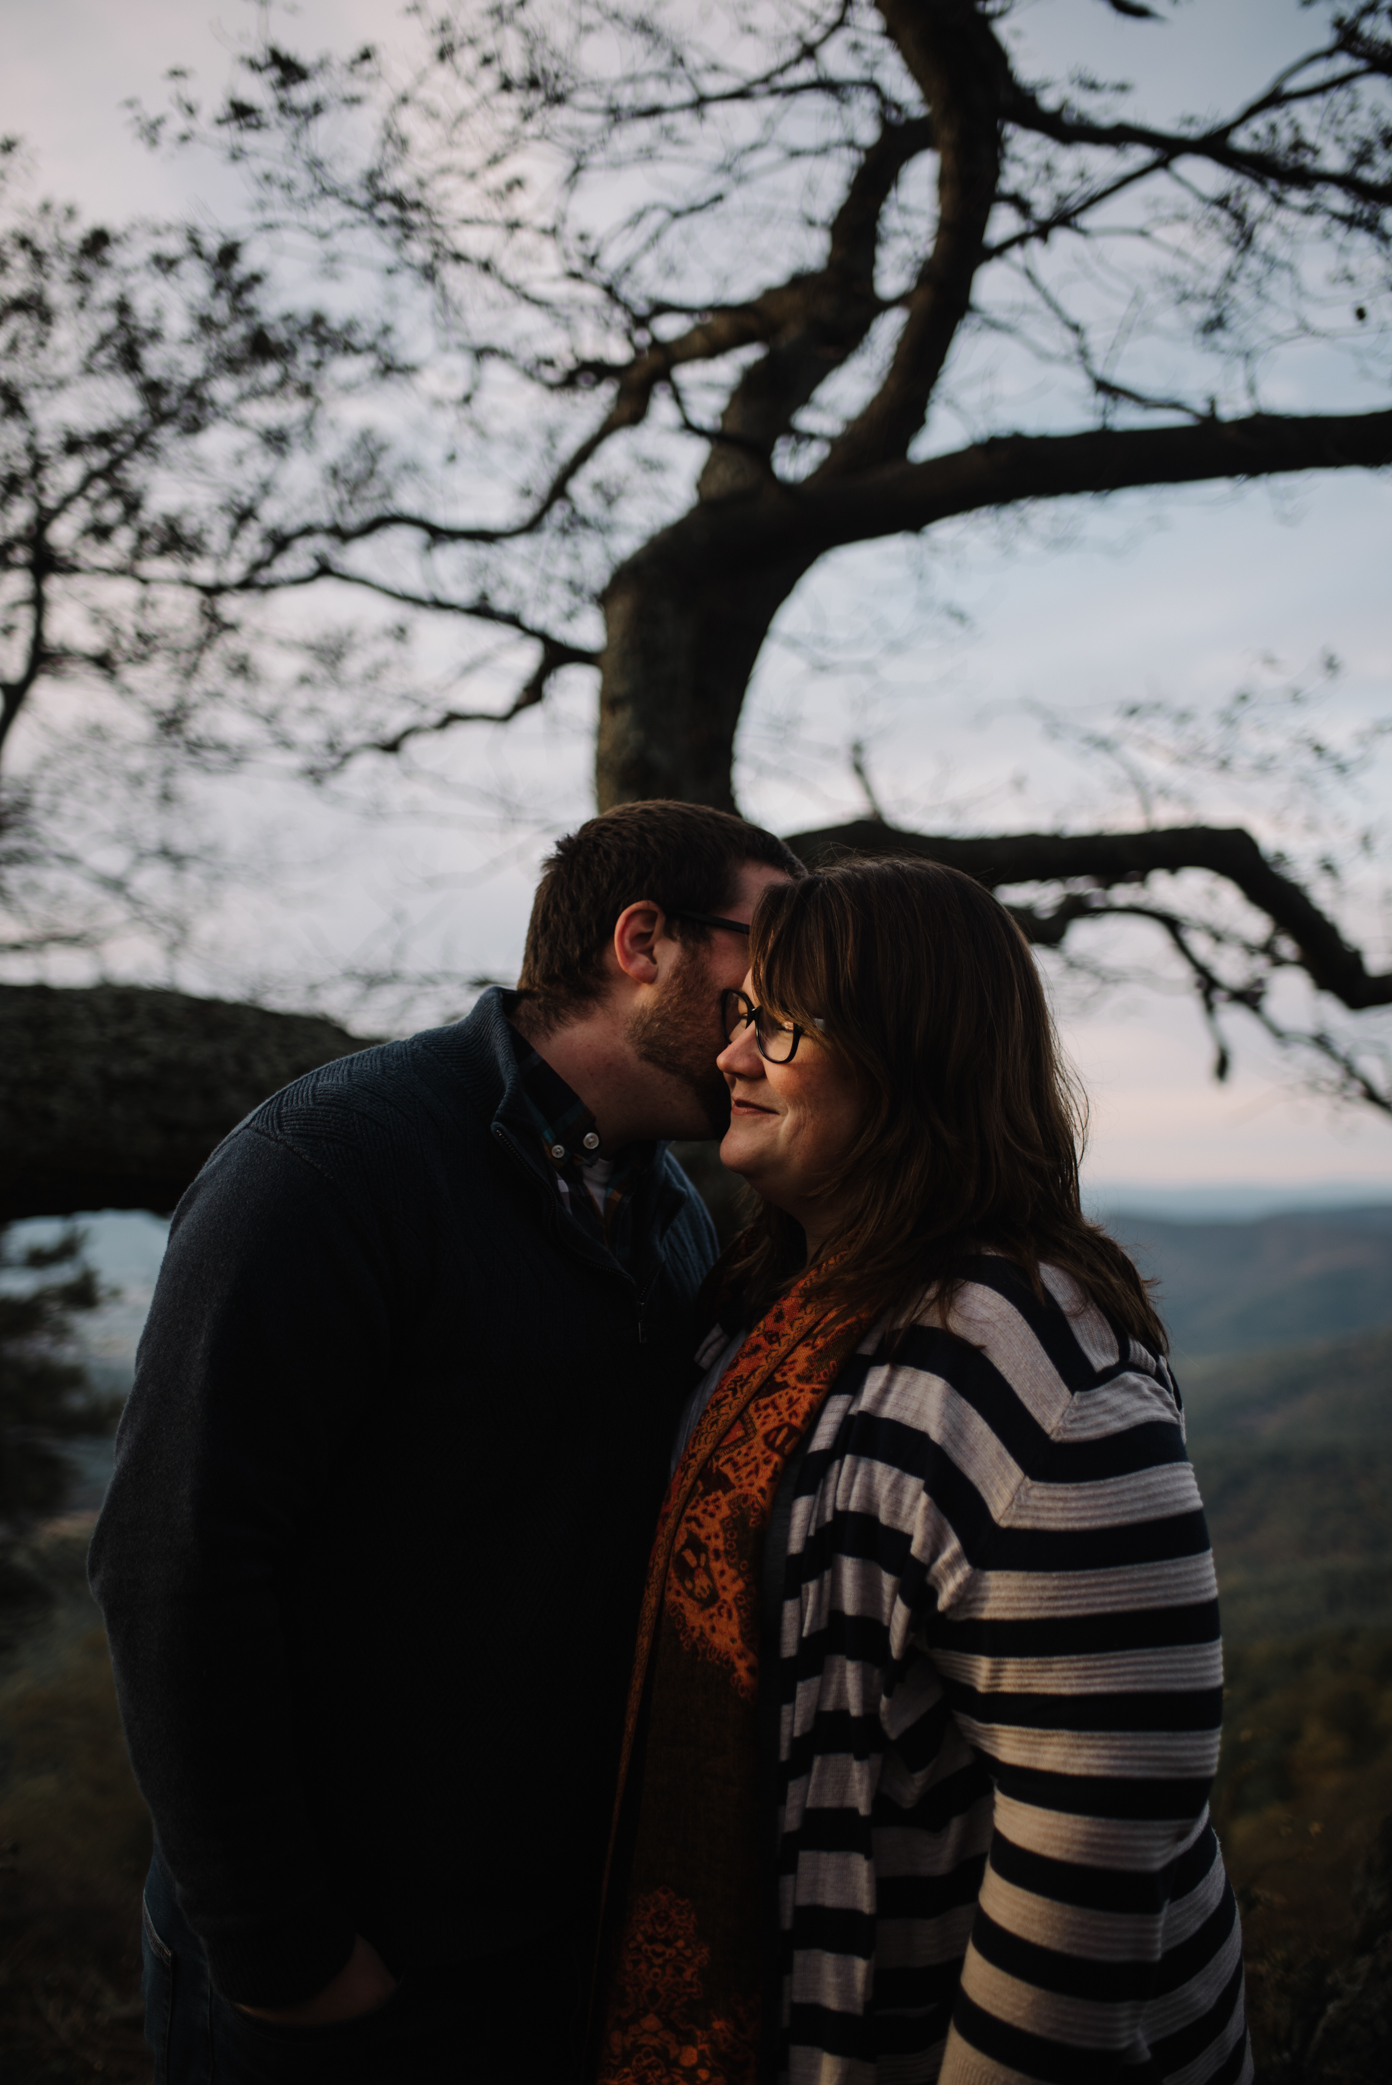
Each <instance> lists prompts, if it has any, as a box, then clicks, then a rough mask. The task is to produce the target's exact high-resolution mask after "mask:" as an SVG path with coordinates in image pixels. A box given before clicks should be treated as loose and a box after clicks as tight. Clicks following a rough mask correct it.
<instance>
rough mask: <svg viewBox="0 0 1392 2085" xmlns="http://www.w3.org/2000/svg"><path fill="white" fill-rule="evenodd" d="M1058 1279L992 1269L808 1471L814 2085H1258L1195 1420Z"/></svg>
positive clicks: (799, 1821) (808, 1833)
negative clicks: (1216, 1809)
mask: <svg viewBox="0 0 1392 2085" xmlns="http://www.w3.org/2000/svg"><path fill="white" fill-rule="evenodd" d="M1044 1280H1045V1283H1046V1286H1047V1289H1048V1291H1049V1297H1050V1300H1048V1301H1041V1300H1040V1299H1039V1298H1038V1297H1036V1296H1035V1295H1034V1293H1033V1292H1032V1290H1031V1289H1030V1287H1029V1285H1028V1284H1027V1282H1026V1281H1025V1280H1024V1278H1023V1276H1022V1275H1021V1274H1020V1273H1019V1271H1018V1270H1017V1269H1015V1268H1014V1267H1012V1266H1011V1265H1010V1264H1009V1263H1008V1262H1007V1261H1005V1260H1003V1259H1001V1258H998V1257H995V1256H982V1257H981V1258H979V1259H978V1260H976V1261H974V1262H972V1263H971V1268H970V1279H969V1281H968V1282H967V1283H966V1285H965V1286H964V1287H963V1288H962V1289H961V1291H960V1292H959V1295H958V1298H957V1301H956V1303H955V1304H954V1306H953V1309H952V1314H951V1329H950V1330H944V1329H942V1327H941V1325H940V1323H938V1322H937V1321H936V1319H935V1318H934V1316H933V1314H932V1312H931V1311H929V1312H925V1313H924V1314H923V1315H922V1317H921V1318H920V1319H919V1320H918V1321H916V1322H915V1323H914V1324H913V1325H912V1327H911V1328H910V1329H909V1330H908V1332H907V1333H906V1334H905V1335H904V1336H903V1337H902V1340H901V1341H900V1343H899V1344H898V1346H897V1347H895V1348H894V1349H893V1350H892V1351H890V1352H889V1353H888V1354H886V1351H885V1350H884V1348H883V1346H882V1345H881V1346H880V1347H877V1346H876V1344H875V1339H876V1335H874V1334H872V1335H871V1336H870V1338H869V1339H868V1340H867V1341H866V1342H865V1344H864V1346H863V1347H862V1349H861V1351H860V1352H859V1353H858V1354H857V1355H856V1356H855V1358H854V1359H853V1361H852V1362H851V1363H850V1364H849V1365H848V1366H847V1368H846V1369H845V1370H844V1371H843V1373H842V1374H841V1376H840V1377H839V1378H838V1380H837V1383H836V1385H835V1387H834V1389H833V1391H832V1393H831V1395H830V1397H829V1398H828V1400H827V1402H826V1404H825V1405H824V1407H823V1409H822V1411H821V1413H820V1415H819V1417H818V1420H817V1422H816V1424H815V1426H814V1427H813V1428H812V1429H811V1431H810V1433H809V1434H808V1436H807V1438H806V1440H805V1442H804V1445H803V1448H802V1450H801V1451H800V1453H799V1455H798V1456H797V1458H796V1459H795V1461H794V1462H793V1463H792V1464H791V1465H790V1466H789V1469H788V1470H787V1472H786V1473H785V1477H784V1481H783V1485H782V1487H781V1489H780V1494H779V1498H778V1500H777V1502H776V1505H775V1508H774V1514H773V1519H772V1522H771V1524H770V1528H769V1538H768V1548H767V1558H766V1567H765V1602H764V1605H765V1656H764V1664H763V1668H762V1675H761V1713H762V1715H763V1717H764V1719H765V1731H766V1743H767V1752H768V1755H769V1758H770V1760H771V1758H772V1756H773V1754H774V1752H775V1749H776V1754H777V1762H778V1768H777V1776H776V1781H773V1782H771V1784H770V1786H769V1790H768V1794H769V1799H770V1801H771V1803H772V1804H773V1806H774V1807H776V1810H777V1830H776V1834H774V1833H772V1832H771V1837H772V1838H773V1840H774V1843H776V1846H777V1864H776V1892H777V1903H776V1911H774V1909H773V1907H772V1905H771V1916H772V1922H773V1923H774V1924H775V1925H776V1929H777V1935H778V1942H777V1951H776V1956H775V1960H774V1962H773V1964H772V1969H771V1976H770V1982H769V1999H768V2004H767V2006H766V2035H767V2036H768V2048H769V2062H768V2073H769V2075H771V2076H775V2077H778V2078H786V2079H788V2080H789V2081H790V2085H901V2081H902V2085H909V2081H915V2085H916V2081H919V2080H934V2079H938V2080H940V2081H941V2085H988V2081H989V2085H1007V2081H1008V2085H1015V2081H1019V2080H1047V2081H1050V2085H1084V2081H1093V2080H1103V2079H1108V2080H1110V2079H1118V2080H1120V2079H1125V2080H1127V2081H1128V2085H1131V2081H1135V2085H1158V2081H1160V2080H1162V2079H1163V2080H1169V2081H1173V2085H1180V2081H1182V2085H1243V2081H1246V2080H1248V2079H1250V2077H1251V2057H1250V2054H1249V2052H1248V2046H1247V2035H1246V2027H1245V2020H1244V2011H1243V1985H1242V1953H1241V1934H1240V1930H1239V1926H1238V1918H1237V1908H1236V1905H1235V1903H1234V1901H1233V1894H1232V1890H1231V1888H1230V1886H1229V1884H1228V1881H1227V1878H1226V1875H1225V1874H1224V1870H1223V1863H1222V1858H1221V1855H1220V1853H1219V1850H1218V1844H1217V1841H1216V1839H1215V1837H1214V1834H1213V1829H1212V1826H1211V1825H1210V1823H1209V1817H1208V1801H1207V1799H1208V1792H1209V1786H1210V1783H1211V1780H1212V1776H1213V1772H1214V1767H1215V1765H1216V1762H1217V1756H1218V1734H1219V1722H1220V1714H1221V1704H1222V1652H1221V1645H1220V1642H1219V1634H1218V1604H1217V1596H1216V1585H1215V1580H1214V1572H1213V1560H1212V1556H1211V1553H1210V1550H1209V1543H1208V1534H1207V1530H1206V1528H1205V1525H1204V1517H1203V1509H1202V1506H1201V1504H1200V1501H1199V1495H1198V1490H1197V1488H1196V1485H1195V1482H1194V1474H1193V1471H1192V1469H1191V1468H1190V1465H1189V1462H1188V1459H1187V1456H1186V1453H1185V1446H1184V1424H1183V1418H1182V1414H1181V1409H1180V1400H1179V1396H1178V1392H1177V1391H1176V1389H1175V1386H1174V1382H1173V1378H1172V1377H1171V1375H1170V1373H1169V1370H1168V1368H1167V1367H1166V1365H1165V1363H1164V1362H1163V1361H1162V1360H1157V1359H1156V1358H1155V1357H1154V1356H1152V1355H1151V1354H1149V1353H1147V1352H1145V1351H1144V1350H1143V1349H1142V1348H1141V1347H1140V1346H1139V1345H1138V1344H1137V1343H1136V1342H1135V1341H1134V1340H1130V1341H1128V1340H1127V1339H1126V1338H1125V1337H1124V1336H1123V1337H1121V1338H1119V1337H1118V1335H1117V1334H1116V1333H1115V1332H1114V1331H1113V1330H1112V1328H1111V1326H1110V1325H1109V1323H1108V1321H1107V1319H1106V1318H1105V1317H1104V1316H1103V1315H1102V1313H1101V1312H1100V1311H1099V1310H1097V1309H1096V1308H1095V1307H1093V1306H1092V1305H1090V1304H1089V1303H1088V1302H1087V1301H1086V1299H1085V1298H1083V1296H1082V1295H1081V1293H1080V1292H1079V1291H1078V1289H1077V1288H1076V1286H1075V1285H1074V1284H1073V1283H1072V1282H1071V1281H1070V1280H1069V1278H1068V1277H1067V1276H1065V1275H1062V1274H1060V1273H1059V1272H1058V1271H1057V1270H1051V1269H1045V1270H1044ZM775 1719H776V1723H777V1734H776V1740H775V1736H774V1728H773V1726H774V1721H775Z"/></svg>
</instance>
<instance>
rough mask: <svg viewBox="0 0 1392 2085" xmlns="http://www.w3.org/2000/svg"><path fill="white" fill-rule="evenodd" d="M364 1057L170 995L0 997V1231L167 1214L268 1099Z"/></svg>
mask: <svg viewBox="0 0 1392 2085" xmlns="http://www.w3.org/2000/svg"><path fill="white" fill-rule="evenodd" d="M365 1047H366V1044H365V1043H364V1042H363V1041H361V1040H359V1039H358V1038H357V1037H355V1036H351V1035H349V1034H347V1032H346V1031H345V1030H344V1029H342V1028H340V1027H339V1026H338V1025H337V1023H336V1022H333V1021H328V1020H323V1019H320V1018H318V1017H317V1016H315V1015H312V1014H277V1013H268V1012H267V1011H266V1009H265V1008H264V1007H259V1006H234V1005H229V1004H227V1003H226V1002H224V1001H222V1000H220V999H191V998H188V997H186V996H185V995H184V994H183V993H181V992H156V991H144V990H141V989H139V988H138V987H135V986H126V985H98V986H95V987H93V988H92V989H91V990H87V991H62V990H57V989H55V988H53V987H52V986H48V985H0V1222H5V1221H8V1220H9V1219H11V1218H16V1217H22V1216H67V1215H70V1214H71V1213H72V1212H73V1211H74V1210H77V1209H153V1210H157V1211H164V1210H167V1209H172V1208H173V1207H174V1204H175V1203H176V1202H177V1201H178V1199H179V1197H180V1195H181V1194H182V1193H183V1191H184V1189H185V1188H186V1187H187V1186H188V1184H189V1182H190V1180H192V1178H193V1176H194V1174H195V1173H196V1172H197V1171H198V1169H199V1167H200V1166H201V1165H202V1163H203V1161H204V1159H205V1158H206V1157H207V1156H208V1154H209V1152H210V1151H211V1150H212V1149H213V1147H214V1145H215V1144H217V1143H219V1142H220V1141H221V1139H222V1138H223V1137H225V1136H226V1134H227V1132H228V1131H229V1130H230V1129H233V1128H235V1126H236V1124H237V1123H238V1122H239V1121H240V1120H241V1118H242V1116H243V1115H245V1114H246V1113H247V1112H248V1111H249V1110H250V1109H251V1108H254V1107H256V1106H258V1105H259V1103H260V1102H261V1101H263V1100H264V1099H265V1098H266V1095H267V1094H268V1093H274V1092H275V1091H276V1089H277V1087H280V1086H283V1085H285V1084H286V1083H287V1082H288V1081H289V1080H291V1079H294V1078H298V1077H299V1076H300V1075H301V1074H302V1073H303V1072H307V1071H312V1070H313V1069H314V1068H315V1067H316V1066H318V1065H321V1064H327V1063H328V1062H329V1061H330V1060H331V1059H332V1058H335V1057H343V1056H347V1055H349V1054H350V1053H351V1052H352V1051H354V1050H360V1049H363V1048H365Z"/></svg>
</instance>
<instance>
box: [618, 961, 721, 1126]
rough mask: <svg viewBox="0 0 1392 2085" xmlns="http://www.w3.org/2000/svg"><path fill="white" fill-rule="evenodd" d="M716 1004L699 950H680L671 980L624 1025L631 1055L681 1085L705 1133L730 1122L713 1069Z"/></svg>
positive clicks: (717, 1024)
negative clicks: (700, 1117)
mask: <svg viewBox="0 0 1392 2085" xmlns="http://www.w3.org/2000/svg"><path fill="white" fill-rule="evenodd" d="M718 1004H719V993H718V992H717V990H716V988H715V987H714V986H713V985H712V983H711V981H710V979H709V977H708V976H707V975H706V966H705V964H704V963H703V962H702V960H701V956H700V953H699V951H697V950H695V949H684V950H683V951H682V955H681V958H680V960H679V962H678V964H677V967H676V969H675V970H674V971H673V972H672V977H671V982H670V983H669V984H668V985H667V986H666V987H665V988H664V990H663V991H661V992H660V993H658V994H657V995H656V996H655V997H654V998H652V999H650V1000H649V1001H648V1003H647V1005H646V1006H645V1007H643V1008H641V1009H639V1010H638V1011H637V1012H636V1013H634V1014H633V1015H632V1016H631V1017H630V1019H629V1024H628V1040H629V1042H630V1043H631V1044H632V1046H633V1050H634V1054H635V1055H636V1056H638V1057H641V1058H642V1060H643V1062H644V1063H645V1064H651V1065H654V1066H655V1067H656V1069H657V1070H658V1071H662V1072H666V1073H667V1075H668V1077H669V1078H672V1079H676V1080H678V1081H679V1082H680V1083H681V1085H683V1086H685V1088H686V1090H687V1092H688V1093H690V1094H691V1096H692V1098H693V1099H694V1100H695V1101H696V1103H697V1105H698V1106H699V1108H700V1110H701V1113H702V1114H703V1115H704V1116H705V1119H706V1124H707V1128H706V1134H707V1136H711V1137H723V1136H724V1134H725V1132H726V1130H727V1129H728V1128H729V1126H730V1089H729V1087H728V1086H727V1085H726V1084H725V1079H724V1076H723V1074H722V1073H720V1072H718V1071H717V1070H716V1068H715V1060H716V1057H717V1056H718V1054H719V1052H720V1051H721V1050H722V1049H723V1048H724V1047H725V1037H724V1036H723V1035H722V1034H721V1033H720V1021H719V1016H718V1012H717V1008H718Z"/></svg>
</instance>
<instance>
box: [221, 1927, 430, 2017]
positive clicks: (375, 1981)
mask: <svg viewBox="0 0 1392 2085" xmlns="http://www.w3.org/2000/svg"><path fill="white" fill-rule="evenodd" d="M395 1989H396V1978H395V1977H394V1976H393V1975H392V1973H391V1971H390V1970H389V1969H388V1967H387V1965H386V1963H385V1962H384V1961H383V1960H382V1957H381V1956H380V1955H379V1954H378V1952H377V1950H376V1948H375V1947H374V1946H373V1945H372V1943H371V1941H370V1940H364V1939H363V1937H362V1934H361V1933H359V1935H358V1936H357V1939H356V1940H355V1941H354V1942H353V1952H352V1954H351V1955H350V1956H349V1957H348V1960H347V1961H346V1962H345V1963H344V1965H343V1967H342V1969H340V1970H339V1972H338V1975H337V1976H336V1977H335V1978H334V1980H333V1982H332V1983H330V1984H325V1986H324V1988H323V1990H322V1991H316V1992H315V1994H314V1996H313V1998H302V1999H301V2000H300V2002H299V2004H298V2005H244V2006H241V2007H239V2011H241V2012H244V2013H250V2014H251V2017H252V2018H253V2019H254V2020H272V2021H274V2023H275V2024H276V2026H277V2027H332V2026H334V2025H336V2023H337V2022H339V2021H341V2020H357V2019H360V2018H361V2017H362V2015H363V2014H364V2013H373V2012H376V2010H377V2008H378V2006H379V2005H385V2004H386V2002H387V2000H388V1999H389V1998H390V1997H391V1995H392V1992H393V1991H394V1990H395Z"/></svg>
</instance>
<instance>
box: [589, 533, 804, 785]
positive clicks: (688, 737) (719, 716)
mask: <svg viewBox="0 0 1392 2085" xmlns="http://www.w3.org/2000/svg"><path fill="white" fill-rule="evenodd" d="M756 503H757V502H756V501H755V500H751V499H750V498H749V497H748V496H747V495H746V496H743V497H741V498H738V499H732V500H730V501H728V502H724V501H711V502H706V503H702V504H701V505H699V506H698V507H696V508H695V509H694V510H693V512H692V513H691V514H689V515H687V516H686V517H684V519H683V520H682V521H680V522H678V523H676V524H675V525H674V526H673V527H672V528H670V529H664V530H663V532H662V533H661V534H660V535H659V536H656V537H654V539H653V541H652V542H651V543H647V544H645V545H644V546H643V548H642V549H641V550H639V551H637V552H635V554H634V555H633V556H632V557H631V558H629V559H628V560H627V562H626V563H624V564H622V565H621V566H620V567H619V569H618V570H617V572H616V573H615V574H614V577H613V578H612V579H611V580H610V582H609V585H608V587H607V588H606V589H605V593H604V614H605V630H606V639H605V646H604V652H603V655H602V657H601V661H600V694H599V731H598V735H597V739H596V745H595V796H596V799H597V802H598V808H599V809H600V810H601V811H607V810H609V809H610V808H611V807H612V806H613V805H614V804H623V803H635V802H639V801H641V800H643V799H645V798H650V797H669V798H670V797H675V798H677V799H679V800H681V801H682V802H685V803H696V804H713V805H715V806H716V807H717V809H719V810H723V811H733V810H734V809H735V794H734V775H733V767H734V746H735V732H736V730H737V728H738V726H739V719H740V711H741V709H742V708H743V706H744V697H745V692H746V690H747V688H748V686H749V676H750V674H751V673H752V672H753V671H754V663H755V661H756V659H757V658H758V656H759V653H760V650H761V649H762V647H763V643H764V640H765V638H766V637H767V636H768V632H769V626H770V624H771V623H772V621H773V618H774V616H775V615H776V614H777V613H778V610H779V609H780V608H781V607H782V605H783V603H784V601H786V600H787V598H788V596H789V594H790V593H791V592H792V590H793V588H794V587H795V586H796V585H797V583H798V581H799V579H801V577H802V575H803V573H804V572H805V571H806V570H807V568H808V566H809V565H810V564H811V563H812V559H811V558H810V557H806V556H794V557H792V558H789V557H782V558H767V559H763V560H760V559H759V558H758V557H757V555H756V556H755V557H753V558H752V559H748V558H747V559H745V560H744V561H743V562H739V561H737V560H735V559H732V558H731V557H729V556H727V555H724V554H722V552H723V544H722V542H721V536H720V531H719V528H718V526H717V527H715V528H712V527H711V522H712V519H713V510H718V509H719V507H721V506H723V505H728V506H731V507H735V506H739V507H749V506H751V505H754V504H756ZM702 538H704V540H700V539H702Z"/></svg>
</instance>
